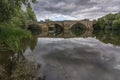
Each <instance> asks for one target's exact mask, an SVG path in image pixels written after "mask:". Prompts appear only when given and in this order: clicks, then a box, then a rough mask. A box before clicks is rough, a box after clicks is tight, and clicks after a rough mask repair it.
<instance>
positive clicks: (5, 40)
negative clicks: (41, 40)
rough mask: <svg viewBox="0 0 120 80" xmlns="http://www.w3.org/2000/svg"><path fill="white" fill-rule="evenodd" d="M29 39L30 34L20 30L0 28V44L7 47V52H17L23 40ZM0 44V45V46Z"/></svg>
mask: <svg viewBox="0 0 120 80" xmlns="http://www.w3.org/2000/svg"><path fill="white" fill-rule="evenodd" d="M30 37H31V33H30V32H29V31H27V30H23V29H21V28H19V27H18V28H11V26H10V27H9V26H7V28H6V26H5V27H3V26H0V43H1V44H2V45H4V46H7V50H11V51H13V52H15V53H16V52H19V51H20V50H21V48H22V47H23V45H22V44H21V43H22V41H23V40H24V39H28V38H30ZM1 44H0V45H1Z"/></svg>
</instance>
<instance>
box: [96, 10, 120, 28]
mask: <svg viewBox="0 0 120 80" xmlns="http://www.w3.org/2000/svg"><path fill="white" fill-rule="evenodd" d="M94 28H95V29H102V30H120V12H118V13H115V14H112V13H110V14H107V15H105V16H103V17H101V18H99V19H98V20H97V24H96V26H94Z"/></svg>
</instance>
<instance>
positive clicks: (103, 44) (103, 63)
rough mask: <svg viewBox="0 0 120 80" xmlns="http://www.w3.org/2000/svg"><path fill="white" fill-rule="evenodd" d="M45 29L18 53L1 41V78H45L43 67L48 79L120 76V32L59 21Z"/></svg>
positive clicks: (90, 79) (107, 79)
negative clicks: (63, 25) (64, 27)
mask: <svg viewBox="0 0 120 80" xmlns="http://www.w3.org/2000/svg"><path fill="white" fill-rule="evenodd" d="M48 32H49V33H48ZM45 33H47V34H46V35H42V33H40V35H38V36H39V38H38V36H37V37H35V36H34V37H33V38H32V39H30V40H24V41H23V42H22V43H21V44H20V45H21V47H20V50H19V52H18V53H14V52H16V51H11V50H9V49H8V47H7V46H5V45H4V46H3V45H2V44H1V45H0V80H10V79H11V80H42V79H41V75H39V74H40V68H42V74H43V75H44V77H45V80H120V77H119V74H120V54H119V52H120V34H119V32H117V31H94V32H93V31H91V30H82V29H81V28H80V27H73V28H72V29H68V30H66V31H64V30H62V28H61V27H60V26H59V27H58V25H57V27H51V28H50V29H49V31H45ZM45 37H47V38H45ZM58 37H59V38H58ZM108 43H109V44H108ZM116 45H117V46H116ZM7 49H8V50H7ZM14 50H15V49H14ZM38 63H39V64H38ZM40 64H41V65H40Z"/></svg>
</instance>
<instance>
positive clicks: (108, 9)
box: [33, 0, 120, 20]
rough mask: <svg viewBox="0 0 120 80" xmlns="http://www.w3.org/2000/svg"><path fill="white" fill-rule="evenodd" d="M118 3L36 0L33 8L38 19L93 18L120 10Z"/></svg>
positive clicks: (117, 0)
mask: <svg viewBox="0 0 120 80" xmlns="http://www.w3.org/2000/svg"><path fill="white" fill-rule="evenodd" d="M119 4H120V0H38V3H37V4H35V5H33V10H34V11H35V13H36V14H37V18H38V20H40V19H45V18H49V19H51V18H53V17H56V16H60V17H63V19H64V18H65V19H67V18H68V17H69V18H70V19H83V18H90V19H94V18H97V17H99V16H102V15H105V14H107V13H115V12H118V11H120V6H119ZM64 16H67V17H64Z"/></svg>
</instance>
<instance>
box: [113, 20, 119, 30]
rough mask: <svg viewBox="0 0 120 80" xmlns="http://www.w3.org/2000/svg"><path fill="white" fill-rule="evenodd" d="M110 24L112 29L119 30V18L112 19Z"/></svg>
mask: <svg viewBox="0 0 120 80" xmlns="http://www.w3.org/2000/svg"><path fill="white" fill-rule="evenodd" d="M112 26H113V29H114V30H120V19H119V20H114V21H113V25H112Z"/></svg>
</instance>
